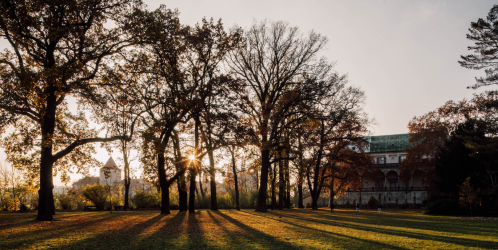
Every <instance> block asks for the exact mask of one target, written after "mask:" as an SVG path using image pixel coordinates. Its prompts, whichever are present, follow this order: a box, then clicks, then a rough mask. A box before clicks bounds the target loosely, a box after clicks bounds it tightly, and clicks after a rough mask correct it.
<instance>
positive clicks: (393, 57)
mask: <svg viewBox="0 0 498 250" xmlns="http://www.w3.org/2000/svg"><path fill="white" fill-rule="evenodd" d="M144 2H145V3H146V4H147V5H148V6H149V9H155V8H157V7H159V5H160V4H165V5H166V6H167V7H168V8H171V9H178V10H179V12H180V21H181V23H183V24H188V25H194V24H195V23H197V22H199V21H200V20H201V19H202V18H203V17H206V18H211V17H212V18H214V19H215V20H218V19H219V18H221V19H222V21H223V23H224V25H225V27H226V28H227V29H228V28H230V27H232V26H234V25H237V26H240V27H242V28H246V27H249V26H250V25H251V24H252V23H253V22H254V21H261V20H264V19H268V20H275V21H278V20H283V21H287V22H289V23H290V25H291V26H297V27H299V28H300V30H301V31H302V32H308V31H309V30H312V29H313V30H315V31H316V32H318V33H321V34H322V35H325V36H327V37H328V39H329V43H328V45H327V46H326V50H324V51H323V53H322V55H323V56H325V57H326V58H328V60H329V61H335V62H336V63H337V66H336V70H337V71H338V72H339V73H341V74H348V77H349V82H350V84H352V85H354V86H357V87H360V88H361V89H362V90H363V91H365V94H366V96H367V101H366V106H365V110H366V112H367V113H368V114H369V116H370V117H371V118H375V120H376V125H375V126H373V127H371V128H370V129H371V132H372V135H386V134H399V133H408V129H407V124H408V122H409V121H410V119H411V118H413V116H420V115H423V114H424V113H427V112H429V111H431V110H434V109H436V108H438V107H439V106H442V105H443V104H444V103H445V102H446V101H449V100H456V101H458V100H462V99H464V98H467V99H469V98H471V97H472V94H473V93H480V92H483V91H485V90H491V89H496V87H488V88H480V89H479V90H477V91H475V90H472V89H467V88H466V87H467V86H469V85H473V84H474V82H475V80H474V77H476V76H480V75H482V74H483V73H482V72H480V71H475V70H468V69H465V68H462V67H460V65H459V64H458V60H459V59H460V55H466V54H468V53H469V51H468V50H467V46H469V45H471V44H472V43H471V41H469V40H467V39H466V34H467V33H468V28H469V27H470V22H473V21H477V19H478V18H484V17H485V16H486V15H487V14H488V12H489V10H490V9H491V7H492V6H493V4H496V1H490V0H479V1H457V0H451V1H398V0H396V1H394V0H368V1H367V0H365V1H291V0H288V1H272V0H265V1H261V0H251V1H247V0H246V1H234V0H230V1H228V0H220V1H200V0H198V1H188V0H181V1H176V0H175V1H160V0H144ZM2 154H3V152H2ZM2 154H0V158H5V156H4V155H2ZM113 156H114V158H115V159H116V158H117V157H118V154H116V153H115V154H114V155H113ZM108 157H109V155H108V154H107V152H106V151H105V150H103V149H102V150H101V151H99V153H98V154H97V155H96V158H97V159H98V160H99V161H101V162H102V163H105V162H106V161H107V159H108ZM118 164H119V163H118ZM134 165H135V167H137V168H138V163H137V162H135V163H134ZM92 173H95V174H96V172H95V171H94V172H92ZM73 180H75V179H73Z"/></svg>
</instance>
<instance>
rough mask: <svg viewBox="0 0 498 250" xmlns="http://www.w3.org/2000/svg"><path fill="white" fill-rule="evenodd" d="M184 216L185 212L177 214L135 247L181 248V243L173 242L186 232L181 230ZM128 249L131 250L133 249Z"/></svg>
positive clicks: (184, 229) (183, 229)
mask: <svg viewBox="0 0 498 250" xmlns="http://www.w3.org/2000/svg"><path fill="white" fill-rule="evenodd" d="M186 214H187V213H186V212H178V213H177V214H176V215H174V216H172V217H171V218H169V220H167V221H166V222H165V223H164V224H163V225H162V226H161V227H160V228H158V229H157V230H156V231H155V232H154V233H152V234H150V235H148V236H146V237H144V238H142V239H140V240H139V241H138V242H137V244H136V245H137V246H140V248H141V249H178V248H181V247H182V245H181V243H183V242H175V240H176V239H177V238H178V237H179V236H180V235H181V234H182V233H183V231H186V230H187V229H186V228H183V226H184V221H185V217H186ZM177 243H178V244H177ZM130 248H131V249H133V247H130ZM134 249H136V248H134Z"/></svg>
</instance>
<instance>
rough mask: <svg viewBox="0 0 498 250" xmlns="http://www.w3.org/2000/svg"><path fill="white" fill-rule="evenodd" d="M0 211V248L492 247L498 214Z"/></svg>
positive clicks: (494, 246)
mask: <svg viewBox="0 0 498 250" xmlns="http://www.w3.org/2000/svg"><path fill="white" fill-rule="evenodd" d="M35 217H36V214H33V213H31V214H19V213H3V214H0V249H32V248H63V249H154V248H155V249H424V248H425V249H472V248H476V249H480V248H482V249H498V219H497V218H469V217H441V216H427V215H424V214H423V213H422V211H421V210H386V211H385V212H384V211H383V213H382V215H379V214H378V213H377V211H374V210H362V211H361V212H355V211H354V210H339V209H338V210H336V211H335V213H334V214H332V213H330V211H328V210H319V211H312V210H308V209H306V210H302V209H293V210H284V211H270V212H268V213H256V212H254V211H253V210H243V211H240V212H239V211H235V210H231V211H228V210H222V211H219V212H213V211H208V210H202V211H198V212H197V213H196V214H193V215H190V214H188V213H176V212H174V213H173V214H172V215H167V216H163V215H160V214H158V212H157V211H145V212H142V211H140V212H114V213H113V214H110V213H109V212H77V213H58V214H57V215H56V216H55V219H56V220H55V221H52V222H38V221H36V220H35Z"/></svg>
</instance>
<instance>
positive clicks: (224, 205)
mask: <svg viewBox="0 0 498 250" xmlns="http://www.w3.org/2000/svg"><path fill="white" fill-rule="evenodd" d="M216 198H217V199H218V208H219V209H231V208H234V207H235V206H234V204H232V196H231V195H230V193H228V192H227V193H225V194H222V195H218V196H217V197H216Z"/></svg>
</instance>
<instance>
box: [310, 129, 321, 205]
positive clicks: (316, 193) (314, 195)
mask: <svg viewBox="0 0 498 250" xmlns="http://www.w3.org/2000/svg"><path fill="white" fill-rule="evenodd" d="M324 132H325V125H324V121H323V120H322V121H321V130H320V149H319V151H318V156H317V157H316V163H315V171H314V173H313V174H314V176H313V187H311V186H310V193H311V199H312V202H311V209H312V210H318V198H320V187H319V183H318V182H319V176H320V165H321V163H322V156H323V148H324V146H325V145H324V137H325V136H324ZM322 176H323V172H322ZM322 181H323V180H322Z"/></svg>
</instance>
